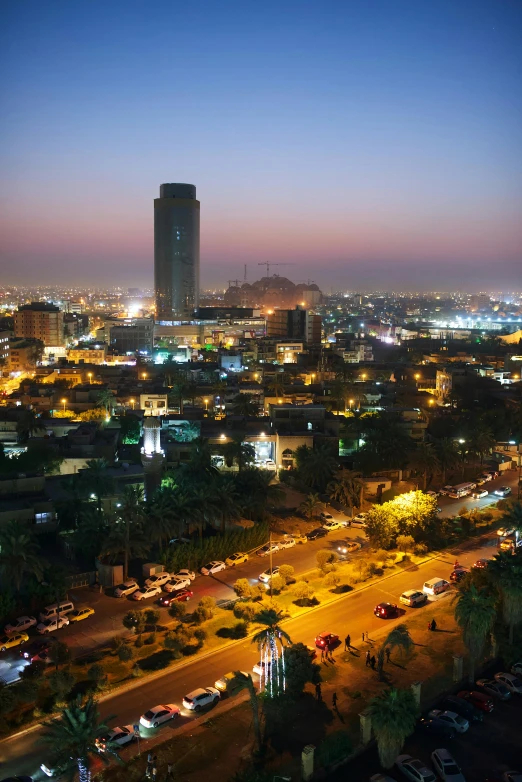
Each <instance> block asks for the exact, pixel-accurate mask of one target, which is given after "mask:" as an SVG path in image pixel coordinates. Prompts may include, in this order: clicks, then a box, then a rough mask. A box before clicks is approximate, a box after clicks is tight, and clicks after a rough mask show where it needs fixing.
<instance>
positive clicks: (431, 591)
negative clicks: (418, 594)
mask: <svg viewBox="0 0 522 782" xmlns="http://www.w3.org/2000/svg"><path fill="white" fill-rule="evenodd" d="M450 586H451V584H450V582H449V581H446V579H445V578H438V577H436V578H430V579H429V581H425V582H424V585H423V587H422V591H423V592H426V594H427V595H440V594H442V592H447V590H448V589H449V588H450Z"/></svg>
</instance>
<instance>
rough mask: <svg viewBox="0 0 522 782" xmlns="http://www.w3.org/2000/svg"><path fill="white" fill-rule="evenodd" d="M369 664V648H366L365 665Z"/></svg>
mask: <svg viewBox="0 0 522 782" xmlns="http://www.w3.org/2000/svg"><path fill="white" fill-rule="evenodd" d="M369 664H370V650H369V649H367V650H366V667H368V666H369Z"/></svg>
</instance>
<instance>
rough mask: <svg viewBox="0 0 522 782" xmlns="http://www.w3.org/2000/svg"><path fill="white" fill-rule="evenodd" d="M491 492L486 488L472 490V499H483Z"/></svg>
mask: <svg viewBox="0 0 522 782" xmlns="http://www.w3.org/2000/svg"><path fill="white" fill-rule="evenodd" d="M488 494H489V491H487V490H486V489H475V491H472V492H471V499H472V500H481V499H482V498H483V497H487V496H488Z"/></svg>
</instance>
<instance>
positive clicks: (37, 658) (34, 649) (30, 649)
mask: <svg viewBox="0 0 522 782" xmlns="http://www.w3.org/2000/svg"><path fill="white" fill-rule="evenodd" d="M57 640H58V639H57V638H55V637H54V636H52V635H51V636H47V638H35V640H34V641H31V642H30V643H28V644H24V646H23V648H22V649H20V656H21V657H23V658H24V660H29V662H30V663H34V662H44V663H48V662H49V649H50V648H51V646H52V645H53V644H55V643H56V641H57Z"/></svg>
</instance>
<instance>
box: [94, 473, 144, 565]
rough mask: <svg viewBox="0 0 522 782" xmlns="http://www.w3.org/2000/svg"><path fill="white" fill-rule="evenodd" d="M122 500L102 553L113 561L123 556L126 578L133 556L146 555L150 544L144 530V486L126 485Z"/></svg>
mask: <svg viewBox="0 0 522 782" xmlns="http://www.w3.org/2000/svg"><path fill="white" fill-rule="evenodd" d="M122 500H123V502H122V503H121V508H120V509H119V512H118V515H117V517H116V519H115V521H114V523H113V525H112V526H111V530H110V533H109V535H108V537H107V540H106V542H105V545H104V547H103V550H102V552H101V555H102V556H106V557H108V558H109V559H110V560H111V561H118V559H119V558H120V557H122V556H123V579H124V580H125V579H127V578H128V574H129V560H130V559H131V557H144V556H146V555H147V553H148V551H149V549H150V545H149V543H148V541H147V539H146V537H145V534H144V531H143V525H144V520H145V504H144V501H143V488H142V487H141V486H125V488H124V491H123V497H122Z"/></svg>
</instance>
